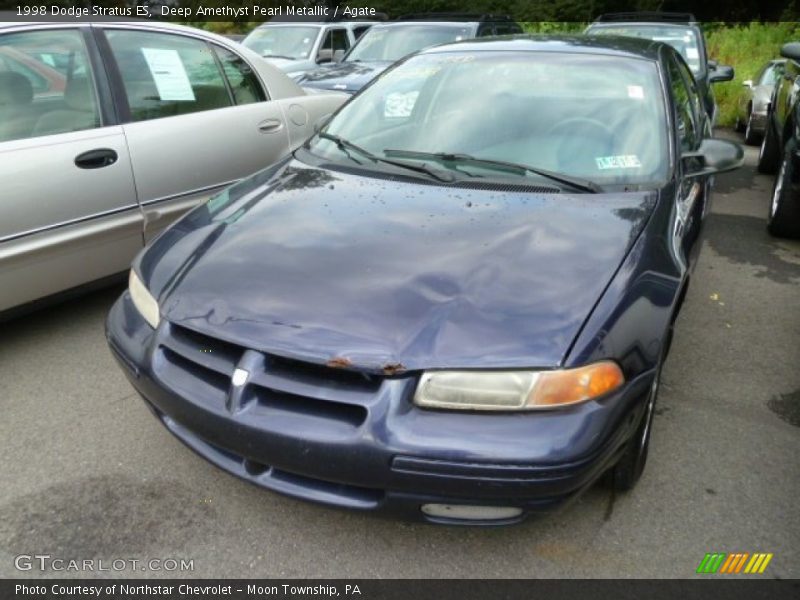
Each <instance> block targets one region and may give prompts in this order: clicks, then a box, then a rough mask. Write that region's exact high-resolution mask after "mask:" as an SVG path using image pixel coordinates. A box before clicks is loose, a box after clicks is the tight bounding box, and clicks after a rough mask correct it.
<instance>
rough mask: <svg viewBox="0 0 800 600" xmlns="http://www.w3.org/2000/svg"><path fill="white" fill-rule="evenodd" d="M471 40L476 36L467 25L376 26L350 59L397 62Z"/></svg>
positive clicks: (348, 58) (355, 48)
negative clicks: (446, 44) (434, 47)
mask: <svg viewBox="0 0 800 600" xmlns="http://www.w3.org/2000/svg"><path fill="white" fill-rule="evenodd" d="M470 37H472V34H471V30H470V28H469V27H465V26H463V25H437V24H432V23H427V24H409V25H392V26H390V27H373V28H372V29H370V30H369V31H367V33H365V34H364V35H363V37H362V38H361V39H360V40H359V41H358V44H356V46H355V47H354V48H353V49H352V50H351V51H350V54H349V55H348V56H347V60H348V61H357V60H360V61H364V62H377V61H388V62H394V61H396V60H398V59H400V58H403V57H404V56H407V55H409V54H412V53H413V52H417V51H418V50H422V49H423V48H427V47H428V46H435V45H436V44H444V43H447V42H455V41H458V40H464V39H467V38H470Z"/></svg>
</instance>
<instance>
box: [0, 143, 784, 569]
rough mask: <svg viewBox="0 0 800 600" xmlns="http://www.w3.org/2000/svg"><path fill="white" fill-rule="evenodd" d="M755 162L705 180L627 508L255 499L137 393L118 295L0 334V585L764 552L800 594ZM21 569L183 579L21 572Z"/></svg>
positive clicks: (667, 560)
mask: <svg viewBox="0 0 800 600" xmlns="http://www.w3.org/2000/svg"><path fill="white" fill-rule="evenodd" d="M729 135H730V134H729ZM756 153H757V149H754V148H747V166H746V167H745V168H743V169H741V170H739V171H737V172H735V173H731V174H726V175H722V176H719V177H718V180H717V188H716V193H715V197H714V205H713V212H712V214H711V215H710V217H709V221H708V227H707V229H706V233H705V241H704V246H703V250H702V253H701V256H700V259H699V262H698V263H697V267H696V270H695V273H694V277H693V283H692V286H691V287H690V289H689V293H688V296H687V299H686V303H685V305H684V308H683V312H682V314H681V316H680V318H679V319H678V323H677V327H676V332H675V339H674V343H673V347H672V352H671V355H670V357H669V359H668V361H667V363H666V366H665V369H664V373H663V386H662V390H661V395H660V397H659V405H658V408H657V416H656V419H655V425H654V429H653V437H652V445H651V449H650V458H649V462H648V466H647V469H646V471H645V474H644V476H643V478H642V480H641V481H640V483H639V485H638V487H637V488H636V489H635V490H633V491H632V492H630V493H627V494H618V495H616V496H614V495H612V494H611V493H610V492H609V491H608V490H607V489H604V488H602V487H595V488H593V489H591V490H590V491H589V492H587V493H586V494H585V495H584V496H583V497H582V498H581V499H580V500H579V501H578V502H576V503H575V504H573V505H572V506H570V507H569V508H568V509H566V510H565V511H563V512H561V513H558V514H555V515H553V516H551V517H548V518H546V519H542V520H537V521H527V522H525V523H523V524H521V525H517V526H513V527H505V528H491V529H478V528H463V527H437V526H432V525H426V524H422V523H419V524H416V523H411V524H410V523H404V522H395V521H392V520H387V519H383V518H380V517H376V516H374V515H368V514H360V513H353V512H342V511H339V510H334V509H331V508H326V507H322V506H316V505H313V504H308V503H304V502H301V501H297V500H293V499H289V498H285V497H282V496H279V495H276V494H274V493H270V492H267V491H264V490H261V489H258V488H256V487H253V486H251V485H249V484H247V483H245V482H242V481H239V480H238V479H236V478H234V477H233V476H231V475H228V474H226V473H224V472H222V471H220V470H219V469H217V468H215V467H213V466H211V465H210V464H208V463H206V462H205V461H204V460H202V459H201V458H199V457H198V456H196V455H195V454H193V453H192V452H191V451H189V450H188V449H186V448H185V447H184V446H183V445H182V444H181V443H180V442H178V441H177V440H176V439H174V438H173V437H172V436H171V435H170V434H169V433H168V432H167V431H166V430H165V429H164V428H163V427H162V426H161V425H160V424H159V423H158V422H157V421H156V419H154V418H153V417H152V416H151V414H150V412H149V411H148V410H147V409H146V408H145V406H144V404H143V403H142V401H141V400H140V399H139V398H138V397H137V396H136V394H135V393H134V392H133V389H132V388H131V387H130V385H129V384H128V383H127V381H126V379H125V378H124V376H123V374H122V372H121V371H120V369H119V368H118V367H117V365H116V363H115V362H114V360H113V359H112V357H111V355H110V353H109V350H108V348H107V346H106V343H105V339H104V335H103V322H104V319H105V315H106V313H107V311H108V309H109V307H110V305H111V304H112V302H113V301H114V299H115V298H116V297H117V295H118V294H119V293H120V292H121V288H114V289H110V290H104V291H101V292H97V293H93V294H91V295H88V296H85V297H82V298H79V299H77V300H73V301H70V302H67V303H65V304H61V305H58V306H55V307H52V308H50V309H46V310H43V311H40V312H37V313H34V314H30V315H28V316H25V317H22V318H19V319H17V320H15V321H12V322H10V323H5V324H0V411H1V412H0V457H2V459H1V460H0V576H2V577H27V576H36V577H40V576H43V575H44V576H69V577H76V576H112V575H114V576H119V575H125V576H134V577H152V576H182V577H478V578H491V577H691V576H694V574H695V570H696V568H697V566H698V565H699V563H700V561H701V560H702V559H703V557H704V555H705V554H706V553H707V552H751V553H752V552H769V553H773V555H774V557H773V559H772V561H771V563H770V564H769V566H768V568H767V570H766V572H765V574H764V575H763V576H761V577H774V578H790V577H794V578H796V577H800V510H798V498H800V458H799V457H800V429H798V427H800V243H798V242H796V241H795V242H793V241H786V240H777V239H774V238H771V237H769V236H768V234H767V232H766V230H765V226H764V219H765V215H766V213H767V207H768V204H769V195H770V190H771V186H772V180H771V178H770V177H766V176H763V175H758V174H756V172H755V168H754V165H755V160H756ZM20 555H50V556H51V557H52V558H63V559H77V560H81V561H82V560H84V559H92V560H95V561H96V562H95V563H94V564H95V568H97V567H98V566H99V563H98V562H97V560H98V559H103V560H104V561H105V562H104V563H103V564H104V566H105V567H106V568H110V566H111V565H112V563H111V561H112V560H120V559H122V560H126V561H128V560H130V559H135V560H140V561H147V560H150V559H160V560H162V561H164V560H167V559H176V560H180V559H184V560H192V561H193V567H194V570H192V571H183V572H180V571H170V572H166V571H161V572H152V571H142V570H141V567H140V566H138V565H137V567H136V569H135V570H134V569H131V568H130V564H131V563H130V562H128V563H127V565H128V566H126V569H128V570H125V571H123V572H116V571H114V570H113V568H111V570H109V571H102V572H97V571H95V572H91V571H90V572H80V571H72V570H70V571H54V570H52V569H48V570H46V571H45V572H44V573H42V572H41V571H39V570H38V565H37V564H36V563H35V562H34V563H33V568H32V569H31V570H28V571H18V570H17V569H16V568H15V566H14V563H15V557H17V556H20ZM48 560H49V559H48ZM18 562H19V561H18ZM21 564H22V565H23V566H24V565H25V564H26V562H25V560H24V559H23V561H22V563H21ZM58 564H59V565H60V566H64V567H68V566H69V563H63V564H61V563H58ZM116 564H117V565H120V564H121V563H119V562H118V563H116ZM168 565H172V563H168ZM705 577H709V576H708V575H706V576H705ZM731 577H735V576H731ZM740 577H741V575H740ZM751 577H752V576H751Z"/></svg>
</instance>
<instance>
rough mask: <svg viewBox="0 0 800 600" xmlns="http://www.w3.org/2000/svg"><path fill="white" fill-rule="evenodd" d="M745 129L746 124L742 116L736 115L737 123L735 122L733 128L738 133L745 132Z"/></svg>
mask: <svg viewBox="0 0 800 600" xmlns="http://www.w3.org/2000/svg"><path fill="white" fill-rule="evenodd" d="M744 129H745V124H744V123H743V122H742V118H741V116H740V115H738V114H737V115H736V123H734V124H733V130H734V131H736V132H737V133H743V132H744Z"/></svg>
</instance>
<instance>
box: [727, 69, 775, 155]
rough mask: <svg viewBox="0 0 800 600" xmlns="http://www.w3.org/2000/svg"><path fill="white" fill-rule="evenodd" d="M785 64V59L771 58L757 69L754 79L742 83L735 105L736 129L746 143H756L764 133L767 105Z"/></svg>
mask: <svg viewBox="0 0 800 600" xmlns="http://www.w3.org/2000/svg"><path fill="white" fill-rule="evenodd" d="M785 64H786V61H785V60H771V61H769V62H768V63H767V64H765V65H764V66H763V67H761V69H759V71H758V73H757V74H756V77H755V79H748V80H746V81H744V82H743V83H742V85H743V86H744V87H745V91H744V93H743V94H741V96H740V97H739V103H738V105H737V111H736V131H741V132H744V141H745V143H746V144H750V145H755V144H758V143H759V142H760V141H761V138H762V137H763V135H764V127H765V125H766V123H767V107H768V106H769V101H770V98H771V97H772V91H773V90H774V89H775V84H776V83H777V82H778V81H779V80H780V78H781V77H783V69H784V66H785Z"/></svg>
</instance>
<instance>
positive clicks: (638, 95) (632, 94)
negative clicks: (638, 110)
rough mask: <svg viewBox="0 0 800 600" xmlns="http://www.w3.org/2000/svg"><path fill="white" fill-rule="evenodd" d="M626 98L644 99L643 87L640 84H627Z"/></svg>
mask: <svg viewBox="0 0 800 600" xmlns="http://www.w3.org/2000/svg"><path fill="white" fill-rule="evenodd" d="M628 98H635V99H636V100H644V88H643V87H642V86H640V85H629V86H628Z"/></svg>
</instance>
